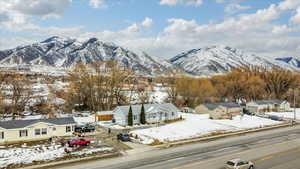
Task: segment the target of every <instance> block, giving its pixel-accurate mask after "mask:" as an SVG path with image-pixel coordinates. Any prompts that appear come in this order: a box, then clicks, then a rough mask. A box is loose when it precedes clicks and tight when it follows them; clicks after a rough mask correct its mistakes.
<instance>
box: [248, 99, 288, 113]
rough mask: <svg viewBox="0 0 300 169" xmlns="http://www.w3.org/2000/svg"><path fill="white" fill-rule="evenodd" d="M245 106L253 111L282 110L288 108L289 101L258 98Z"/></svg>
mask: <svg viewBox="0 0 300 169" xmlns="http://www.w3.org/2000/svg"><path fill="white" fill-rule="evenodd" d="M246 108H247V109H248V110H249V111H250V112H253V113H260V112H270V111H276V112H284V111H289V110H290V103H289V102H288V101H286V100H277V99H275V100H258V101H252V102H249V103H247V104H246Z"/></svg>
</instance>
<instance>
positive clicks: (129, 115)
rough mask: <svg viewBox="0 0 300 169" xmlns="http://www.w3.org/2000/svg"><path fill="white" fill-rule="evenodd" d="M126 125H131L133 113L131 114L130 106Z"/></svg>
mask: <svg viewBox="0 0 300 169" xmlns="http://www.w3.org/2000/svg"><path fill="white" fill-rule="evenodd" d="M128 126H133V115H132V108H131V106H130V107H129V112H128Z"/></svg>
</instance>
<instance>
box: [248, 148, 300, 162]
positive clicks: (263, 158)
mask: <svg viewBox="0 0 300 169" xmlns="http://www.w3.org/2000/svg"><path fill="white" fill-rule="evenodd" d="M299 151H300V147H298V148H296V149H291V150H288V151H283V152H279V153H275V154H272V155H268V156H265V157H262V158H260V159H258V160H255V161H254V162H260V161H265V160H269V159H271V158H274V157H278V156H281V155H285V154H288V153H295V152H299Z"/></svg>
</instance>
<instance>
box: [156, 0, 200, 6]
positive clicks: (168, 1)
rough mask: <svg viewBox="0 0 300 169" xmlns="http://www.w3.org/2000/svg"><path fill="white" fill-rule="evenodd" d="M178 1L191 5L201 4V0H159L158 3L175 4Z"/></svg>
mask: <svg viewBox="0 0 300 169" xmlns="http://www.w3.org/2000/svg"><path fill="white" fill-rule="evenodd" d="M178 3H183V4H186V5H191V6H200V5H202V4H203V0H160V5H168V6H175V5H177V4H178Z"/></svg>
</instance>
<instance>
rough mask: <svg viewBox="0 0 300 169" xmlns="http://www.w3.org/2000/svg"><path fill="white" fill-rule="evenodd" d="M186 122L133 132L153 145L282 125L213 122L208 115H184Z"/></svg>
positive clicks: (250, 120)
mask: <svg viewBox="0 0 300 169" xmlns="http://www.w3.org/2000/svg"><path fill="white" fill-rule="evenodd" d="M182 116H183V118H184V119H185V120H184V121H180V122H176V123H170V124H166V125H164V126H160V127H153V128H148V129H140V130H134V131H131V134H132V135H133V136H136V135H137V136H138V138H140V140H139V141H140V142H141V143H143V144H151V143H152V142H154V140H159V141H160V142H169V141H176V140H183V139H189V138H195V137H200V136H205V135H209V134H211V133H213V132H217V131H225V132H228V131H238V130H245V129H251V128H259V127H264V126H270V125H275V124H280V123H282V122H278V121H273V120H270V119H266V118H261V117H256V116H248V115H244V116H236V117H234V118H233V119H232V120H211V119H209V116H208V115H206V114H205V115H198V114H185V113H183V114H182Z"/></svg>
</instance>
